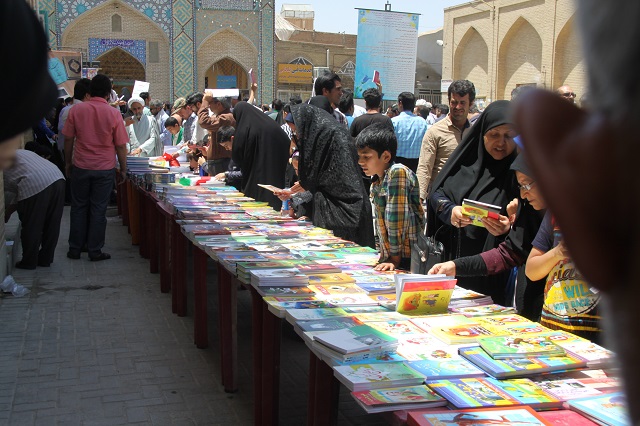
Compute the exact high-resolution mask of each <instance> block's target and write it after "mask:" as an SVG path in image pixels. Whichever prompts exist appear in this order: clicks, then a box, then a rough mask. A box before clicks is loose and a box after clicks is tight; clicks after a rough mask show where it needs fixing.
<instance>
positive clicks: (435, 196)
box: [428, 101, 517, 304]
mask: <svg viewBox="0 0 640 426" xmlns="http://www.w3.org/2000/svg"><path fill="white" fill-rule="evenodd" d="M509 105H510V102H508V101H496V102H493V103H492V104H490V105H489V106H488V107H487V109H486V110H485V111H484V113H483V114H482V116H481V117H480V118H479V119H478V121H477V122H476V124H475V125H474V126H473V127H472V128H471V130H469V131H468V132H467V133H466V134H465V136H464V139H463V140H462V142H461V143H460V145H459V146H458V148H456V150H455V151H454V152H453V154H452V155H451V157H450V158H449V160H448V161H447V163H446V164H445V166H444V168H443V169H442V171H441V172H440V174H438V177H437V179H436V181H435V182H434V185H433V189H432V191H431V195H430V196H429V203H428V209H429V213H428V214H429V224H428V232H429V234H430V235H436V233H437V235H436V237H437V239H438V240H439V241H441V242H442V244H443V245H444V248H445V256H446V258H447V260H451V259H454V258H458V257H462V256H473V255H476V254H479V253H482V252H484V251H487V250H490V249H493V248H495V247H497V246H498V245H499V244H500V243H501V242H502V241H504V236H505V234H507V233H508V231H509V225H510V223H509V219H508V218H507V217H506V216H504V214H506V207H507V204H508V203H509V201H510V200H512V199H513V198H514V197H515V196H516V195H517V182H516V179H515V177H514V174H513V173H512V172H511V171H510V170H509V168H510V166H511V163H513V160H514V159H515V158H516V155H517V153H516V145H515V142H514V141H513V137H514V136H515V135H514V131H513V129H512V125H511V121H510V118H509ZM464 199H470V200H474V201H479V202H482V203H487V204H493V205H497V206H500V207H502V214H501V216H500V219H499V220H498V219H488V218H487V219H483V224H484V225H485V227H478V226H469V225H470V224H471V220H470V219H469V217H467V216H465V215H463V214H462V208H461V205H462V202H463V200H464ZM506 282H507V274H506V273H504V274H498V275H493V276H490V277H459V278H458V284H459V285H460V286H462V287H464V288H468V289H470V290H475V291H478V292H480V293H484V294H486V295H489V296H491V297H492V298H493V300H494V301H495V303H498V304H504V301H505V294H504V290H505V286H506Z"/></svg>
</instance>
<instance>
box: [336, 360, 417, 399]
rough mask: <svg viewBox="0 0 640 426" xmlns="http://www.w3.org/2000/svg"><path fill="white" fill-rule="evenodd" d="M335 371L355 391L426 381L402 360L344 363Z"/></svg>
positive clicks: (413, 384) (411, 384)
mask: <svg viewBox="0 0 640 426" xmlns="http://www.w3.org/2000/svg"><path fill="white" fill-rule="evenodd" d="M334 371H335V375H336V377H337V378H338V380H340V382H342V384H344V385H345V386H346V387H347V388H348V389H349V390H351V391H354V392H357V391H364V390H369V389H384V388H390V387H400V386H415V385H419V384H421V383H422V382H424V376H422V375H421V374H419V373H417V372H415V371H414V370H412V369H410V368H409V367H407V366H406V365H404V364H403V363H401V362H398V363H393V362H389V363H378V364H353V365H342V366H338V367H334Z"/></svg>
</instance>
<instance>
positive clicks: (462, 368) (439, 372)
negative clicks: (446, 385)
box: [405, 349, 485, 380]
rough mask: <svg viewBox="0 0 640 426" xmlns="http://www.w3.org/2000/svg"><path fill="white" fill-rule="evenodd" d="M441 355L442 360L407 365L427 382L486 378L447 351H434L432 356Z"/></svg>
mask: <svg viewBox="0 0 640 426" xmlns="http://www.w3.org/2000/svg"><path fill="white" fill-rule="evenodd" d="M438 353H439V354H441V355H442V358H437V356H436V357H433V358H431V359H424V360H421V361H407V362H406V363H405V364H406V365H407V366H409V367H411V368H412V369H414V370H416V371H417V372H419V373H421V374H423V375H424V376H425V377H426V378H427V380H435V379H462V378H467V377H484V376H485V374H484V372H483V371H481V370H479V369H478V368H476V367H475V366H474V365H473V364H471V363H470V362H469V361H467V360H464V359H462V358H461V357H460V356H458V355H456V354H451V353H449V352H448V351H447V350H445V349H434V350H433V351H432V354H434V355H435V354H438Z"/></svg>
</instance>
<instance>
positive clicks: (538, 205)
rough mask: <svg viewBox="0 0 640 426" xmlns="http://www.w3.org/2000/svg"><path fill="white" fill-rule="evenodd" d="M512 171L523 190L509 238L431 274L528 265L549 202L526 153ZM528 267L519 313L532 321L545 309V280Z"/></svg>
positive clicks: (521, 278) (518, 294)
mask: <svg viewBox="0 0 640 426" xmlns="http://www.w3.org/2000/svg"><path fill="white" fill-rule="evenodd" d="M511 170H513V171H514V172H515V175H516V179H517V181H518V187H519V189H520V196H519V198H518V199H517V205H518V207H517V213H516V218H515V221H514V222H513V225H512V226H511V230H510V231H509V233H508V234H507V237H506V238H505V240H504V241H503V242H501V243H500V244H499V245H498V247H496V248H494V249H491V250H488V251H484V252H482V253H480V254H477V255H475V256H466V257H461V258H458V259H455V260H450V261H447V262H443V263H438V264H436V265H434V266H433V267H432V268H431V269H430V270H429V272H428V273H429V274H445V275H448V276H456V277H474V276H487V275H495V274H500V273H504V272H506V271H509V270H511V268H514V267H519V266H522V265H524V264H525V262H526V260H527V257H528V256H529V253H530V252H531V248H532V245H531V244H532V242H533V239H534V238H535V236H536V234H537V233H538V229H539V228H540V224H541V223H542V218H543V216H544V212H545V209H546V204H545V201H544V198H543V197H542V194H541V193H540V190H539V188H538V186H537V185H536V184H535V180H534V178H533V173H532V172H531V170H530V169H529V167H528V165H527V160H526V156H525V154H524V153H522V154H520V155H519V156H518V157H517V158H516V159H515V161H514V162H513V164H511ZM524 271H525V270H524V268H520V269H519V271H518V280H517V287H516V291H515V302H516V303H515V305H516V308H517V310H518V312H519V313H520V314H521V315H523V316H525V317H527V318H529V319H530V320H532V321H538V319H539V318H540V312H541V311H542V294H543V291H544V282H542V281H531V280H528V279H527V277H526V275H525V272H524Z"/></svg>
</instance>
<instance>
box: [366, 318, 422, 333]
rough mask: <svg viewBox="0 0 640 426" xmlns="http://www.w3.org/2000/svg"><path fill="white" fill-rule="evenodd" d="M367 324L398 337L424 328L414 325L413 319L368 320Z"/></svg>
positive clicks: (418, 331)
mask: <svg viewBox="0 0 640 426" xmlns="http://www.w3.org/2000/svg"><path fill="white" fill-rule="evenodd" d="M367 324H368V325H370V326H371V327H373V328H375V329H376V330H380V331H381V332H383V333H385V334H388V335H389V336H393V337H396V338H401V337H403V336H407V335H412V334H421V333H422V330H420V329H419V328H418V327H416V326H415V325H413V323H412V322H411V321H408V320H406V319H405V320H400V321H392V320H387V321H369V322H367Z"/></svg>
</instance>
